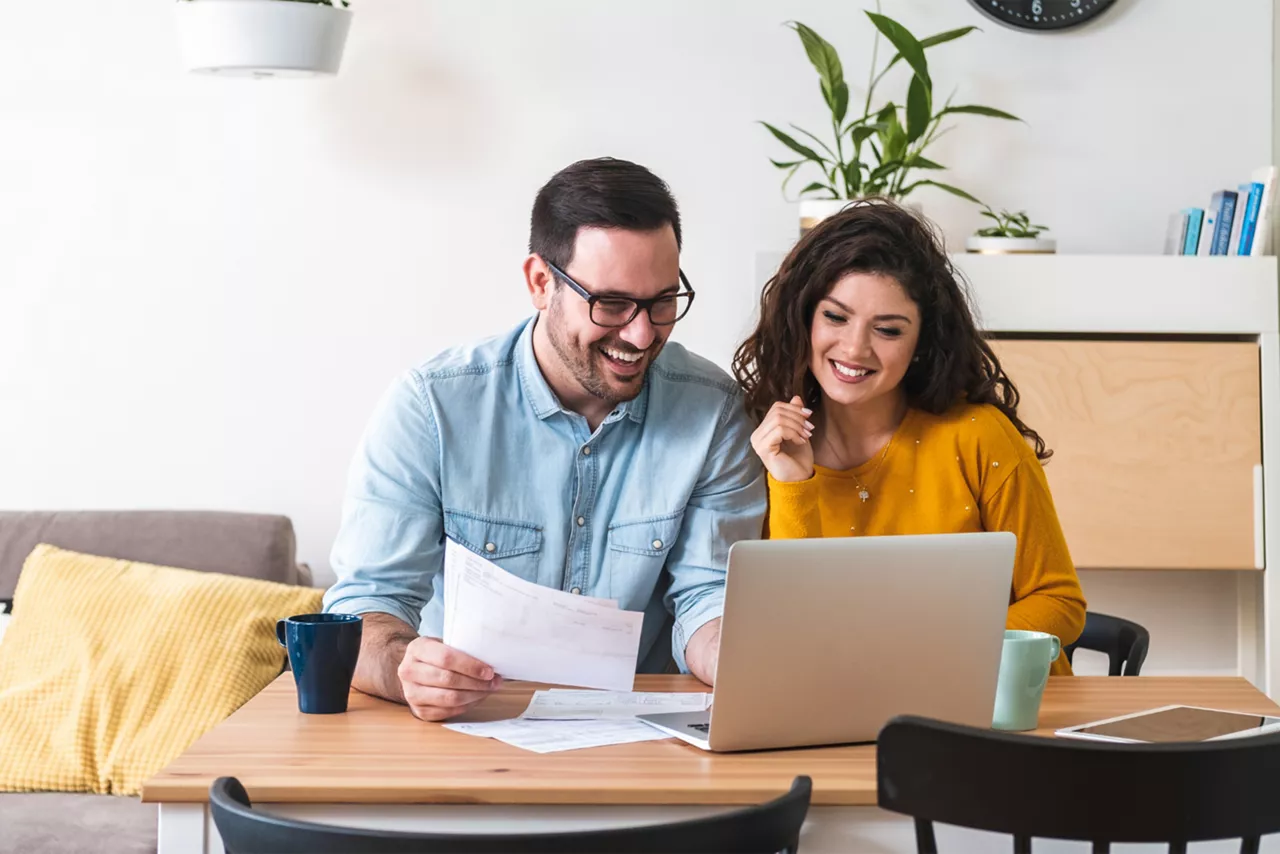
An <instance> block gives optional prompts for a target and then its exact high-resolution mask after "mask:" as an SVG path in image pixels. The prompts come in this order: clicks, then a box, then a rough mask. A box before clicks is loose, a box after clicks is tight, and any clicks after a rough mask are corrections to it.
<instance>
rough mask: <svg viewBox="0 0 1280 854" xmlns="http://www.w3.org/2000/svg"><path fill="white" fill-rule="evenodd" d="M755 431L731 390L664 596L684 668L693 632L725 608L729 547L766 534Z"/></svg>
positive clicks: (677, 658) (688, 511)
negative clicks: (764, 530) (754, 443)
mask: <svg viewBox="0 0 1280 854" xmlns="http://www.w3.org/2000/svg"><path fill="white" fill-rule="evenodd" d="M751 431H752V425H751V422H750V419H749V418H748V417H747V413H746V410H745V409H744V408H743V404H742V396H741V394H740V393H731V394H730V395H729V396H728V398H727V399H726V400H725V403H724V407H723V408H722V409H721V412H720V417H719V419H718V421H717V426H716V435H715V438H714V440H713V441H712V443H711V447H710V451H709V453H708V454H707V457H706V460H705V461H704V463H703V467H702V472H701V474H700V476H699V478H698V482H697V485H696V486H695V488H694V491H693V493H692V495H690V497H689V502H688V504H687V506H686V508H685V513H684V520H683V523H682V524H681V527H680V536H679V537H678V539H677V540H676V543H675V545H674V546H673V547H672V549H671V554H670V556H669V558H668V562H667V569H668V572H669V573H670V574H671V586H670V587H669V588H668V589H667V592H666V597H665V602H666V605H667V608H668V609H669V610H670V611H671V612H672V613H673V614H674V615H675V625H674V628H673V629H672V638H671V640H672V644H671V646H672V655H673V657H674V658H675V661H676V664H677V665H678V666H679V668H680V671H681V672H682V673H687V672H688V669H689V668H688V665H687V664H686V662H685V657H684V654H685V647H686V646H687V645H688V643H689V638H691V637H693V635H694V633H695V632H697V631H698V629H700V628H702V626H703V625H705V624H706V623H708V622H710V621H711V620H713V619H715V618H716V617H719V616H721V615H722V614H723V613H724V584H725V577H726V571H727V566H728V562H729V547H730V546H732V545H733V544H734V543H736V542H737V541H738V540H756V539H759V538H760V536H761V527H762V525H763V522H764V517H765V512H766V505H767V497H766V492H767V489H766V485H765V479H764V473H763V467H762V466H761V464H760V460H759V458H758V457H756V455H755V452H754V451H753V450H752V449H751Z"/></svg>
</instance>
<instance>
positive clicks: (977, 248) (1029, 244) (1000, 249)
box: [964, 235, 1058, 255]
mask: <svg viewBox="0 0 1280 854" xmlns="http://www.w3.org/2000/svg"><path fill="white" fill-rule="evenodd" d="M964 248H965V250H966V251H968V252H976V253H979V254H981V255H1051V254H1053V253H1054V252H1057V251H1058V241H1056V240H1054V239H1053V238H1052V237H978V236H977V235H973V236H971V237H970V238H969V239H968V240H966V241H965V243H964Z"/></svg>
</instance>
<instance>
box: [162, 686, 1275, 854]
mask: <svg viewBox="0 0 1280 854" xmlns="http://www.w3.org/2000/svg"><path fill="white" fill-rule="evenodd" d="M538 687H543V686H537V685H533V684H530V683H509V684H508V685H506V686H504V687H503V688H502V690H501V691H500V692H499V693H498V694H497V695H496V696H494V697H493V698H491V699H490V700H487V701H486V702H485V703H484V704H483V705H482V707H481V708H480V709H477V710H476V712H474V713H473V714H472V715H470V716H469V717H468V718H465V719H466V720H491V719H498V718H505V717H514V716H515V715H517V714H519V712H520V711H522V710H523V708H524V706H525V705H526V704H527V703H528V700H529V697H530V696H531V693H532V691H533V690H534V689H535V688H538ZM636 690H642V691H698V690H704V686H702V684H701V683H699V682H697V681H696V680H694V679H693V678H692V677H688V676H639V677H637V678H636ZM1170 703H1183V704H1187V705H1199V706H1209V707H1216V708H1225V709H1238V710H1240V711H1248V712H1258V713H1275V712H1277V711H1278V710H1280V707H1277V706H1276V704H1275V703H1273V702H1271V700H1269V699H1268V698H1267V697H1266V696H1265V695H1263V694H1262V693H1260V692H1259V691H1258V690H1257V689H1255V688H1254V687H1253V686H1252V685H1250V684H1249V683H1248V682H1246V681H1245V680H1244V679H1239V678H1233V677H1185V678H1184V677H1176V678H1175V677H1138V678H1123V677H1110V678H1109V677H1054V678H1051V679H1050V680H1049V685H1048V687H1047V688H1046V689H1045V695H1044V702H1043V705H1042V708H1041V713H1040V725H1041V729H1040V730H1038V731H1037V733H1038V734H1041V735H1051V734H1052V732H1053V730H1055V729H1058V728H1060V727H1063V726H1069V725H1072V724H1078V723H1084V722H1087V721H1091V720H1098V719H1100V718H1105V717H1110V716H1113V715H1118V714H1125V713H1127V712H1136V711H1140V710H1142V709H1148V708H1152V707H1155V706H1161V705H1166V704H1170ZM800 774H807V775H809V776H810V777H811V778H812V779H813V801H812V803H813V808H812V809H811V810H810V816H809V820H808V821H807V822H806V826H805V834H804V837H803V846H802V850H804V851H805V852H806V854H811V852H820V851H825V850H831V851H836V850H839V851H856V850H913V848H912V846H913V843H912V842H911V839H912V837H911V824H910V822H909V821H908V820H906V819H903V818H901V817H898V816H895V815H892V814H890V813H886V812H884V811H882V810H880V809H879V808H877V807H874V806H873V805H874V804H875V802H876V792H875V747H874V746H873V745H853V746H838V747H823V748H805V749H796V750H776V751H763V752H757V753H740V754H710V753H706V752H704V751H701V750H698V749H697V748H694V747H691V746H689V745H687V744H685V743H683V742H681V741H678V740H676V739H667V740H664V741H651V742H640V743H636V744H624V745H612V746H609V747H600V748H592V749H587V750H575V751H566V752H562V753H551V754H535V753H530V752H527V751H523V750H520V749H518V748H515V747H510V746H508V745H506V744H503V743H501V742H498V741H495V740H492V739H485V738H477V737H474V736H469V735H463V734H461V733H456V732H453V731H451V730H446V729H444V728H443V727H441V726H439V725H437V724H429V723H423V722H422V721H419V720H417V719H415V718H414V717H413V716H412V715H410V714H409V712H408V710H407V709H405V708H404V707H403V706H398V705H395V704H392V703H387V702H385V701H382V700H377V699H374V698H371V697H368V696H365V695H363V694H359V693H356V692H353V693H352V695H351V704H350V708H349V711H348V713H347V714H345V715H304V714H301V713H299V712H298V710H297V700H296V695H295V692H294V686H293V681H292V675H291V674H288V673H286V674H283V675H282V676H281V677H280V678H279V679H277V680H276V681H275V682H274V683H272V684H271V685H270V686H268V687H267V688H266V689H265V690H264V691H263V692H262V693H260V694H259V695H258V696H256V697H255V698H253V699H252V700H250V701H249V702H248V703H246V704H245V705H244V706H243V707H242V708H241V709H240V710H239V711H237V712H236V713H235V714H233V715H232V716H231V717H230V718H228V719H227V720H226V721H224V722H223V723H222V724H220V725H219V726H217V727H215V728H214V729H213V730H212V731H210V732H209V733H208V734H206V735H205V736H204V737H203V738H201V739H200V740H199V741H197V742H196V743H195V744H194V745H192V746H191V748H190V749H189V750H187V751H186V753H184V754H183V755H182V756H180V757H179V758H178V759H177V760H175V761H174V762H173V763H171V764H170V765H169V766H168V767H166V768H165V769H163V770H162V771H161V772H160V773H159V774H157V775H156V776H155V777H153V778H151V779H150V780H148V781H147V783H146V785H145V787H144V789H143V794H142V799H143V800H144V801H147V802H153V803H158V804H159V805H160V848H159V854H205V852H214V854H221V852H222V845H221V841H220V839H219V838H218V836H217V831H216V829H215V828H214V826H213V822H212V820H211V819H210V818H209V817H208V814H207V809H206V801H207V799H208V792H209V786H210V784H211V783H212V782H213V781H214V779H216V778H217V777H220V776H223V775H227V776H234V777H238V778H239V779H240V781H241V782H242V783H243V784H244V785H245V788H246V789H247V790H248V792H249V795H250V797H251V798H253V800H254V803H255V805H257V804H264V805H268V806H267V808H268V809H270V810H272V811H274V812H277V813H281V814H286V815H291V816H296V817H300V818H308V819H310V820H313V821H326V822H332V823H335V824H351V825H362V826H368V827H389V828H396V829H412V828H418V829H422V828H427V827H430V828H432V829H436V830H465V829H475V828H476V827H478V826H480V825H481V824H483V825H484V826H485V827H486V828H487V829H488V830H489V831H491V832H492V831H495V830H499V829H501V830H510V831H512V832H517V831H524V832H530V831H533V830H536V829H550V828H551V827H559V828H563V827H565V826H573V827H599V826H607V825H610V824H618V823H629V822H643V821H663V820H671V819H674V818H685V817H691V816H695V815H705V814H708V813H711V812H716V811H718V810H720V809H723V806H722V805H726V804H749V803H758V802H760V801H764V800H768V799H770V798H773V797H776V796H777V795H779V794H780V793H782V792H784V791H786V790H787V788H789V786H790V784H791V781H792V779H793V778H794V777H795V776H797V775H800ZM939 844H940V845H941V844H942V840H941V839H940V843H939ZM961 844H962V845H963V846H964V847H970V846H969V844H968V843H961ZM990 844H991V842H990V840H989V839H988V840H986V846H979V847H990ZM1000 845H1001V848H1002V849H1003V848H1005V847H1007V844H1006V843H1003V842H1002V843H1000ZM1038 850H1039V849H1038Z"/></svg>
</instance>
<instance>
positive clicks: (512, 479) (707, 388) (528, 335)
mask: <svg viewBox="0 0 1280 854" xmlns="http://www.w3.org/2000/svg"><path fill="white" fill-rule="evenodd" d="M536 322H537V318H533V319H531V320H529V321H526V322H525V323H523V324H522V325H521V326H520V327H518V328H517V329H515V330H513V331H511V332H509V333H507V334H506V335H503V336H500V337H497V338H491V339H488V340H485V341H482V342H480V343H478V344H476V345H474V346H470V347H462V348H455V349H452V350H448V351H446V352H444V353H442V354H441V355H439V356H437V357H435V358H433V359H431V360H430V361H428V362H426V363H425V364H423V365H422V366H420V367H418V368H417V369H414V370H410V371H408V372H407V373H406V374H405V375H404V376H402V377H400V378H399V379H398V380H397V381H396V382H394V383H393V384H392V386H391V388H390V389H389V390H388V391H387V392H386V394H384V396H383V398H382V400H381V401H380V403H379V404H378V406H377V408H376V410H375V411H374V413H373V416H372V418H371V420H370V422H369V424H368V426H367V428H366V430H365V433H364V436H363V437H362V439H361V441H360V445H359V447H358V449H357V451H356V454H355V457H354V459H353V461H352V464H351V469H350V472H349V476H348V486H347V495H346V499H345V501H344V504H343V512H342V524H341V528H340V530H339V532H338V536H337V539H336V541H335V543H334V546H333V553H332V564H333V568H334V571H335V572H336V573H337V576H338V581H337V583H336V584H334V586H333V587H331V588H330V589H329V590H328V592H327V593H326V594H325V600H324V602H325V610H326V611H331V612H337V613H349V614H359V613H366V612H374V611H377V612H383V613H387V614H391V615H393V616H396V617H398V618H400V619H401V620H404V621H405V622H406V623H408V624H409V625H411V626H415V627H417V629H418V631H419V633H420V634H423V635H426V636H429V637H440V636H441V633H442V627H443V623H444V603H443V597H444V592H443V591H444V572H443V568H444V540H445V538H446V537H450V538H452V539H454V540H455V541H457V542H458V543H460V544H462V545H464V546H466V547H467V548H469V549H471V550H472V551H474V552H476V553H477V554H479V555H482V556H484V557H486V558H488V559H489V560H491V561H493V562H494V563H496V564H498V565H499V566H501V567H502V568H503V569H505V570H506V571H508V572H511V573H514V574H516V575H519V576H520V577H522V578H525V579H527V580H529V581H533V582H536V583H538V584H541V585H543V586H545V587H553V588H556V589H559V590H566V591H569V592H571V593H582V594H585V595H588V596H598V597H603V598H608V599H616V600H618V606H619V607H620V608H624V609H627V610H632V611H643V612H644V615H645V616H644V628H643V631H642V633H641V640H640V655H639V662H638V663H639V669H640V670H641V671H642V672H643V671H660V670H662V669H663V668H664V667H665V665H666V663H667V661H668V658H669V657H671V656H674V658H675V661H676V664H677V665H678V666H679V667H680V669H681V670H682V671H687V665H686V664H685V660H684V650H685V645H686V644H687V642H688V640H689V638H690V637H691V636H692V635H693V633H694V632H695V631H697V629H698V628H699V627H700V626H702V625H703V624H704V623H706V622H707V621H708V620H711V619H714V618H715V617H718V616H720V615H721V613H722V612H723V605H724V580H725V564H726V562H727V559H728V552H729V547H730V546H731V545H732V544H733V543H734V542H736V541H738V540H741V539H757V538H759V537H760V535H761V526H762V524H763V520H764V515H765V510H766V500H767V498H766V487H765V480H764V477H763V470H762V468H761V465H760V462H759V460H758V458H757V457H756V456H755V454H754V452H753V451H752V449H751V445H750V435H751V424H750V422H749V419H748V418H747V415H746V413H745V411H744V409H743V402H742V396H741V392H740V391H739V390H738V387H737V385H736V384H735V383H734V382H733V380H732V379H731V378H730V377H729V376H728V375H726V374H725V373H724V372H723V371H721V370H720V369H719V368H717V367H716V366H715V365H713V364H712V363H710V362H708V361H706V360H705V359H702V358H701V357H699V356H695V355H694V354H692V353H690V352H689V351H687V350H686V349H685V348H684V347H682V346H680V345H679V344H676V343H673V342H668V343H667V345H666V346H665V347H664V348H663V350H662V352H661V353H660V354H659V356H658V358H657V359H655V360H654V361H653V363H652V364H651V365H650V368H649V372H648V376H647V378H646V380H645V383H644V386H643V388H642V390H641V392H640V394H639V395H638V396H637V397H636V398H635V399H634V400H630V401H627V402H626V403H622V404H620V405H619V406H618V407H617V408H616V409H615V410H614V411H613V412H612V413H611V414H610V415H609V416H608V417H606V418H605V420H604V421H603V422H602V423H601V424H600V426H599V427H598V428H597V429H596V430H595V431H594V432H592V431H591V429H590V428H589V426H588V424H587V420H586V419H585V418H583V417H582V416H581V415H578V414H576V413H574V412H570V411H568V410H566V409H565V408H564V407H563V406H561V404H560V402H559V400H557V398H556V396H555V394H554V393H553V392H552V390H551V388H550V386H548V385H547V382H546V380H545V378H544V377H543V376H542V372H541V370H540V369H539V367H538V364H537V361H536V359H535V358H534V355H533V328H534V324H535V323H536ZM669 614H670V615H674V625H673V626H672V629H671V632H670V633H668V632H667V631H665V627H666V626H667V625H668V615H669Z"/></svg>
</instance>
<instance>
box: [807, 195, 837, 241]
mask: <svg viewBox="0 0 1280 854" xmlns="http://www.w3.org/2000/svg"><path fill="white" fill-rule="evenodd" d="M847 204H849V200H848V199H801V200H800V236H801V237H803V236H804V235H805V232H807V231H809V230H811V229H812V228H813V227H814V226H815V225H817V224H818V223H820V222H822V221H823V220H824V219H826V218H827V217H829V216H831V215H832V214H837V213H840V211H842V210H844V207H845V205H847Z"/></svg>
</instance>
